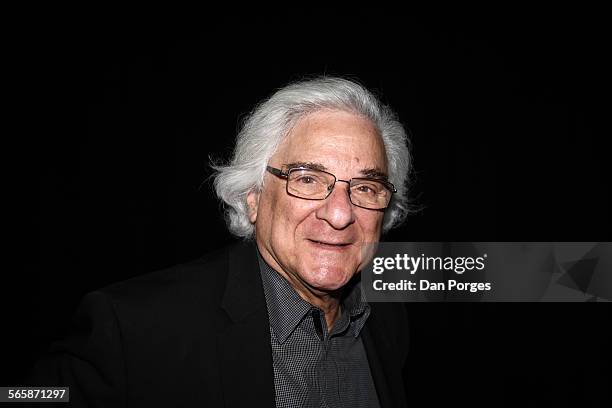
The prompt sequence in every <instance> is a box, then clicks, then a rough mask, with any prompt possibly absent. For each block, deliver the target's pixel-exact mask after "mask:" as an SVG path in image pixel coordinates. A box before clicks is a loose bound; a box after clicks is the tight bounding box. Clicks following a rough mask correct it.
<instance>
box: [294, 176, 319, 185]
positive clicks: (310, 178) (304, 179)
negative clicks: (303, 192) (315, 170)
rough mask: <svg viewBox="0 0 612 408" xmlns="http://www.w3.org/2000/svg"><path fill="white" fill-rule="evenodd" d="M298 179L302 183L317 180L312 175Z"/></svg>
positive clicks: (310, 182)
mask: <svg viewBox="0 0 612 408" xmlns="http://www.w3.org/2000/svg"><path fill="white" fill-rule="evenodd" d="M298 181H299V182H300V183H302V184H312V183H315V182H316V180H315V179H314V177H311V176H302V177H300V178H299V179H298Z"/></svg>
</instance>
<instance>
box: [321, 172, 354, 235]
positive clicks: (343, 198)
mask: <svg viewBox="0 0 612 408" xmlns="http://www.w3.org/2000/svg"><path fill="white" fill-rule="evenodd" d="M348 188H349V186H348V183H346V182H342V181H340V180H338V181H337V182H336V185H335V187H334V190H333V191H332V193H331V194H330V195H329V197H327V198H326V199H325V201H323V205H322V206H321V207H319V208H318V209H317V212H316V216H317V218H318V219H321V220H325V221H327V223H328V224H329V225H331V226H332V227H333V228H334V229H337V230H341V229H344V228H346V227H348V226H349V225H351V224H352V223H353V222H355V213H354V212H353V204H352V203H351V200H350V198H349V192H348Z"/></svg>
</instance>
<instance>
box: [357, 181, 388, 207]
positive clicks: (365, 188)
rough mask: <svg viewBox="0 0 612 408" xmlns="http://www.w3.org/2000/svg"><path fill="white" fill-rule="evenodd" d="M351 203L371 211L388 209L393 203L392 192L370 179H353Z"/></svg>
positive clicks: (382, 184)
mask: <svg viewBox="0 0 612 408" xmlns="http://www.w3.org/2000/svg"><path fill="white" fill-rule="evenodd" d="M351 201H352V202H353V204H355V205H358V206H360V207H365V208H371V209H383V208H387V206H388V205H389V201H391V190H389V188H388V187H387V186H386V185H385V184H384V183H381V182H379V181H376V180H370V179H353V180H352V182H351Z"/></svg>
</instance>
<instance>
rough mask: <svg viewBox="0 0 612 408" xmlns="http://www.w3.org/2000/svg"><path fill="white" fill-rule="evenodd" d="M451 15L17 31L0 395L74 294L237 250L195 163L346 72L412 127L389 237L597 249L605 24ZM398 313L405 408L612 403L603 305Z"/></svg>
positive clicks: (79, 25) (340, 15)
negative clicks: (21, 42)
mask: <svg viewBox="0 0 612 408" xmlns="http://www.w3.org/2000/svg"><path fill="white" fill-rule="evenodd" d="M441 11H442V10H441ZM445 11H446V12H445V13H444V15H442V14H440V13H437V14H429V15H428V16H425V15H417V14H415V13H409V12H403V13H401V12H399V11H397V10H391V11H386V12H383V11H376V10H372V9H369V8H363V9H355V10H352V11H339V10H337V11H334V10H330V9H327V8H321V9H316V10H315V9H312V10H295V11H292V12H289V11H287V12H285V13H283V14H279V13H278V12H275V13H273V12H260V13H258V14H255V13H249V12H244V11H243V12H241V13H239V14H236V11H234V12H233V13H216V14H215V13H212V12H209V13H205V12H202V13H199V14H198V15H197V16H195V17H196V18H195V19H193V18H192V19H190V20H189V21H187V20H185V19H183V18H170V17H169V16H164V17H163V18H162V17H160V16H159V15H156V16H155V17H153V16H151V15H147V14H146V13H135V14H133V15H130V16H124V17H123V18H116V15H115V16H113V17H106V15H102V14H101V13H97V12H93V11H89V12H87V13H84V15H83V16H82V17H81V18H79V19H75V20H73V19H62V20H57V21H56V22H52V23H49V22H47V24H46V25H44V27H34V26H35V25H32V30H24V32H23V36H24V37H27V44H29V46H28V47H24V49H23V50H21V51H22V53H23V54H24V55H26V56H27V57H28V60H27V61H31V62H28V63H23V67H24V69H23V72H22V74H24V76H25V79H23V80H21V82H19V81H17V82H18V84H19V83H23V84H24V88H23V89H24V91H23V95H22V96H25V99H26V100H27V105H26V106H27V107H28V109H27V112H28V114H27V116H28V118H27V119H26V122H25V123H24V124H23V127H22V129H24V131H23V132H21V133H20V139H19V146H20V148H19V152H23V153H24V154H23V155H17V156H16V157H17V159H16V160H15V161H16V162H18V165H15V166H13V167H14V169H13V172H12V173H11V174H13V175H14V179H16V180H17V184H18V185H20V186H21V187H22V188H21V190H20V191H21V192H20V194H19V196H20V197H24V198H25V199H24V200H20V201H18V207H20V208H19V209H18V212H16V213H15V214H17V215H16V216H15V217H13V218H16V219H17V220H19V225H20V228H19V231H20V232H22V233H25V234H24V235H23V236H22V235H21V234H20V235H18V237H19V241H20V242H21V238H24V239H25V240H24V241H23V242H24V243H25V245H24V248H25V251H24V253H23V254H22V253H19V258H20V261H19V263H18V265H19V266H18V268H16V269H14V270H15V271H17V273H11V272H10V271H8V273H7V275H10V276H15V277H16V283H14V284H12V285H10V286H9V285H8V283H7V285H5V288H4V289H5V296H4V299H5V300H6V299H8V300H9V302H7V304H8V305H7V307H5V308H4V312H3V318H4V321H5V322H7V326H8V327H11V328H12V329H11V330H7V332H6V334H5V335H4V340H6V341H7V346H5V347H4V349H3V353H2V354H3V355H2V359H3V360H2V361H3V364H2V370H1V372H2V377H0V383H1V384H6V385H9V384H10V385H17V384H19V383H20V381H23V378H24V376H25V373H26V372H27V371H28V369H29V368H30V367H31V365H32V364H33V361H34V360H35V359H36V358H37V357H38V356H39V355H40V354H41V353H43V352H44V350H45V349H46V348H47V347H48V345H49V343H50V342H51V341H53V340H54V339H56V338H58V337H60V336H61V335H62V333H64V331H65V330H66V327H67V326H68V324H69V319H70V316H71V314H72V312H73V311H74V308H75V307H76V305H77V303H78V301H79V299H80V298H81V297H82V296H83V294H84V293H86V292H88V291H90V290H93V289H95V288H99V287H102V286H105V285H107V284H110V283H112V282H116V281H119V280H123V279H127V278H129V277H132V276H135V275H139V274H142V273H146V272H149V271H153V270H156V269H160V268H163V267H166V266H170V265H172V264H175V263H178V262H184V261H187V260H190V259H193V258H197V257H199V256H200V255H202V254H204V253H206V252H207V251H209V250H212V249H214V248H217V247H220V246H222V245H224V244H226V243H228V242H230V241H231V240H232V238H231V236H230V235H229V234H228V232H227V231H226V229H225V225H224V222H223V220H222V218H221V216H220V214H221V211H220V205H219V204H218V202H217V200H216V199H215V197H214V195H213V194H212V190H211V183H210V181H209V180H208V177H209V176H210V175H211V170H210V167H209V166H208V163H209V158H210V157H214V158H228V157H229V154H230V152H231V148H232V145H233V139H234V136H235V134H236V129H237V127H238V123H239V121H240V119H241V118H242V117H244V115H245V114H246V113H248V112H249V111H250V109H252V107H253V106H254V105H255V104H256V103H257V102H258V101H260V100H261V99H262V98H264V97H266V96H269V95H270V94H271V93H272V92H273V91H274V89H276V88H279V87H281V86H283V85H284V84H286V83H287V82H289V81H292V80H296V79H300V78H302V77H303V76H304V75H317V74H323V73H326V74H330V75H342V76H348V77H350V78H355V79H358V80H360V81H361V82H362V83H363V84H365V85H366V86H367V87H369V88H370V89H372V90H374V91H375V92H377V93H379V94H380V95H382V99H383V100H384V101H385V102H386V103H388V104H390V105H391V106H392V107H393V108H394V109H395V110H396V111H397V112H398V114H399V116H400V119H401V120H402V122H403V123H404V124H405V125H406V126H407V128H408V129H410V132H411V140H412V149H413V150H412V152H413V155H414V165H415V169H416V172H415V174H414V182H413V186H412V191H413V196H414V197H415V198H416V201H417V203H418V204H420V205H421V206H422V207H423V209H422V210H421V211H420V212H418V213H416V214H414V215H412V216H411V217H409V219H408V220H407V222H406V224H405V225H404V226H403V227H401V228H399V229H397V230H394V231H392V232H391V233H390V234H389V235H388V236H387V237H386V239H387V240H389V241H477V240H478V241H610V240H611V239H610V228H609V224H610V215H609V213H610V210H609V208H610V199H609V195H608V191H609V184H610V183H609V174H610V173H611V172H610V163H609V159H608V155H609V154H608V150H607V149H606V143H605V142H606V139H607V137H608V134H607V133H606V132H605V131H604V130H603V127H602V126H601V125H600V124H598V122H599V120H600V119H599V118H600V117H601V114H602V113H603V109H604V107H603V106H604V101H605V100H606V99H607V95H605V94H604V91H603V81H604V78H605V76H606V72H607V70H606V68H605V67H604V65H603V63H604V61H605V60H606V57H607V54H609V46H608V42H607V41H608V40H607V34H608V33H607V32H606V31H607V30H606V27H605V21H604V19H603V17H602V13H601V11H598V10H573V9H568V10H546V11H540V12H536V11H535V10H512V9H503V10H495V11H493V10H445ZM111 14H112V13H111ZM185 14H186V15H187V14H189V13H185ZM191 17H194V16H193V15H192V16H191ZM16 66H17V68H18V70H19V69H20V68H21V66H22V65H21V64H20V63H16ZM25 85H27V86H25ZM9 159H10V158H9ZM37 184H38V185H37ZM6 282H8V281H6ZM408 308H409V311H410V314H411V318H412V322H413V324H412V328H411V329H412V331H413V343H412V344H411V347H412V350H413V353H412V362H411V364H410V366H409V372H408V373H407V374H408V378H409V381H408V384H407V386H408V389H409V392H410V395H411V398H412V399H416V400H418V401H424V402H429V403H434V402H438V401H442V400H449V399H450V400H452V401H455V402H470V403H475V404H477V405H478V404H480V403H482V404H483V405H489V404H493V405H503V402H504V401H505V403H506V404H508V405H513V404H514V405H515V404H521V405H525V404H527V405H528V403H529V402H530V401H538V403H539V404H542V403H545V404H548V403H550V404H551V405H554V406H577V405H580V406H590V405H596V404H598V403H600V404H603V399H604V398H610V397H609V391H607V390H606V389H605V387H604V384H607V383H608V382H609V380H610V377H609V368H610V365H609V358H610V346H611V345H612V342H611V341H610V340H612V339H611V337H610V334H609V331H608V330H607V326H609V324H610V308H609V306H608V305H607V304H418V305H408Z"/></svg>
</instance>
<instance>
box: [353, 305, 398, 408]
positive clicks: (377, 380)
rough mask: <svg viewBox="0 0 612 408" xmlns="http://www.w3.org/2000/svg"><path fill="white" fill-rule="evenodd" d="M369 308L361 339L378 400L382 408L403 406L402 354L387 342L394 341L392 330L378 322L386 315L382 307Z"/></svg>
mask: <svg viewBox="0 0 612 408" xmlns="http://www.w3.org/2000/svg"><path fill="white" fill-rule="evenodd" d="M370 306H371V307H372V313H371V314H370V316H369V317H368V320H367V322H366V325H365V327H364V328H363V330H362V331H361V337H362V341H363V346H364V348H365V350H366V353H367V355H368V363H369V364H370V372H371V373H372V378H373V380H374V385H375V386H376V392H377V395H378V401H379V403H380V406H381V408H400V407H405V406H406V397H405V393H404V383H403V379H402V366H403V363H404V360H405V354H404V352H403V351H402V350H401V349H398V348H396V347H394V346H393V344H392V342H391V341H390V339H391V338H393V331H392V330H393V327H389V325H385V324H384V322H383V321H382V319H381V317H382V316H384V314H387V313H388V312H387V311H386V310H384V311H383V310H379V309H380V306H381V305H379V304H376V303H373V304H371V305H370ZM377 306H378V307H377ZM377 312H378V313H377Z"/></svg>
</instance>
